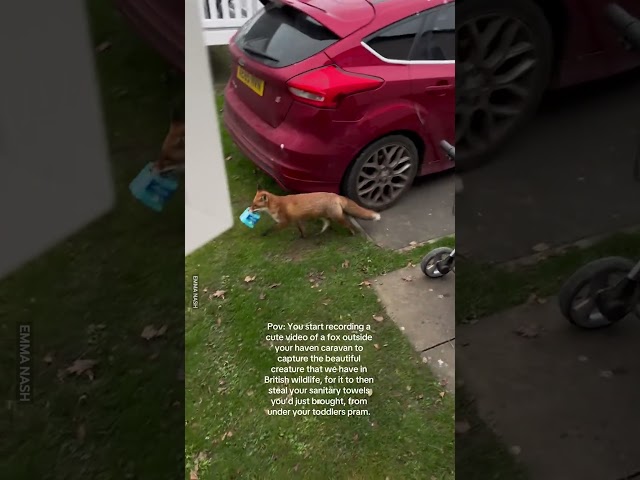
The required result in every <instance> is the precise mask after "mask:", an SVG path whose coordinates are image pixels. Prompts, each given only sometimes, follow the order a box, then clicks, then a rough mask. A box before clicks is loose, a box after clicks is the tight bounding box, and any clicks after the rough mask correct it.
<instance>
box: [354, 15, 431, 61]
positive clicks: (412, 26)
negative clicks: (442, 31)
mask: <svg viewBox="0 0 640 480" xmlns="http://www.w3.org/2000/svg"><path fill="white" fill-rule="evenodd" d="M423 19H424V15H413V16H411V17H410V18H406V19H404V20H401V21H400V22H398V23H395V24H393V25H391V26H390V27H387V28H385V29H383V30H381V31H379V32H377V33H375V34H374V35H372V36H371V37H369V38H367V39H366V40H365V43H366V44H367V45H368V46H369V47H371V48H372V49H373V50H375V51H376V52H377V53H378V55H381V56H383V57H384V58H386V59H388V60H405V61H406V60H409V58H410V55H411V48H412V47H413V43H414V41H415V39H416V35H417V34H418V32H420V30H421V29H422V21H423Z"/></svg>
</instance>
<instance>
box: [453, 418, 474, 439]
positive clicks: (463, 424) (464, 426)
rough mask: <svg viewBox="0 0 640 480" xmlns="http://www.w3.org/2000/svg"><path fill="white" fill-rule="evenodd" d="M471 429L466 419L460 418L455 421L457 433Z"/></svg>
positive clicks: (463, 432)
mask: <svg viewBox="0 0 640 480" xmlns="http://www.w3.org/2000/svg"><path fill="white" fill-rule="evenodd" d="M469 430H471V425H469V422H467V421H466V420H460V421H457V422H456V433H457V434H459V435H462V434H465V433H467V432H468V431H469Z"/></svg>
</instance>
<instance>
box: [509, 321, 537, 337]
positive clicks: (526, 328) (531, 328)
mask: <svg viewBox="0 0 640 480" xmlns="http://www.w3.org/2000/svg"><path fill="white" fill-rule="evenodd" d="M514 333H515V334H516V335H519V336H521V337H523V338H536V337H537V336H539V335H540V327H539V326H538V325H534V324H527V325H521V326H520V327H518V329H517V330H515V332H514Z"/></svg>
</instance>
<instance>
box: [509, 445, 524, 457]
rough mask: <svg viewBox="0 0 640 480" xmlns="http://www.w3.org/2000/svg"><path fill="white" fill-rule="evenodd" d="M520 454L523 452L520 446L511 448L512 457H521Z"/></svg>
mask: <svg viewBox="0 0 640 480" xmlns="http://www.w3.org/2000/svg"><path fill="white" fill-rule="evenodd" d="M520 452H522V448H520V447H519V446H518V445H513V446H512V447H510V448H509V453H511V455H520Z"/></svg>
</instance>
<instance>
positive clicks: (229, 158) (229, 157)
mask: <svg viewBox="0 0 640 480" xmlns="http://www.w3.org/2000/svg"><path fill="white" fill-rule="evenodd" d="M229 160H233V157H232V156H231V155H229V156H228V157H227V158H225V161H227V162H228V161H229Z"/></svg>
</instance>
